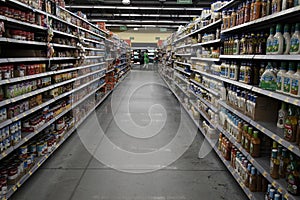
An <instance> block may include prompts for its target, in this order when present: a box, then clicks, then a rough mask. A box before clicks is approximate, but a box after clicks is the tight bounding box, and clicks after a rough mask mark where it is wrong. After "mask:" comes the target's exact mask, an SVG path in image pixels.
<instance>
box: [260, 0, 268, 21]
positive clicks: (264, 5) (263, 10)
mask: <svg viewBox="0 0 300 200" xmlns="http://www.w3.org/2000/svg"><path fill="white" fill-rule="evenodd" d="M267 9H268V7H267V0H263V1H262V3H261V17H265V16H267V15H268V10H267Z"/></svg>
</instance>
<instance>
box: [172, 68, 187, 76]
mask: <svg viewBox="0 0 300 200" xmlns="http://www.w3.org/2000/svg"><path fill="white" fill-rule="evenodd" d="M174 69H176V70H177V71H180V72H182V73H185V74H187V75H188V76H190V75H191V73H189V72H186V71H184V69H182V67H174Z"/></svg>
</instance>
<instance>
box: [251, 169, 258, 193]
mask: <svg viewBox="0 0 300 200" xmlns="http://www.w3.org/2000/svg"><path fill="white" fill-rule="evenodd" d="M256 187H257V175H256V168H255V167H251V174H250V178H249V189H250V191H251V192H256Z"/></svg>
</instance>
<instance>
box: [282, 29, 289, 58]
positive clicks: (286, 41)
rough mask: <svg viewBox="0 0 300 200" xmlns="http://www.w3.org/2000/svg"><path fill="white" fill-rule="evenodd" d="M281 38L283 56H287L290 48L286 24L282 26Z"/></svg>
mask: <svg viewBox="0 0 300 200" xmlns="http://www.w3.org/2000/svg"><path fill="white" fill-rule="evenodd" d="M283 38H284V40H283V54H289V52H290V48H291V35H290V26H289V25H288V24H286V25H284V33H283Z"/></svg>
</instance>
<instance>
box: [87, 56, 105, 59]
mask: <svg viewBox="0 0 300 200" xmlns="http://www.w3.org/2000/svg"><path fill="white" fill-rule="evenodd" d="M97 58H104V56H86V57H85V59H97Z"/></svg>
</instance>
